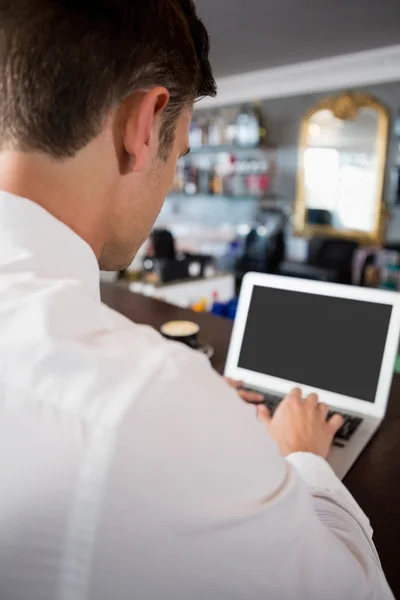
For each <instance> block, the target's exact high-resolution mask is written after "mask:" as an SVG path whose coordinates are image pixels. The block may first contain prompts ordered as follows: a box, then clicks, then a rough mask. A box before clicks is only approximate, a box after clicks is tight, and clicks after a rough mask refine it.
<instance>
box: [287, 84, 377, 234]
mask: <svg viewBox="0 0 400 600" xmlns="http://www.w3.org/2000/svg"><path fill="white" fill-rule="evenodd" d="M388 132H389V114H388V111H387V110H386V108H385V107H384V106H383V105H382V104H381V103H380V102H378V101H377V100H375V99H374V98H372V97H370V96H367V95H366V94H361V93H345V94H341V95H338V96H331V97H329V98H326V99H325V100H323V101H322V102H320V103H319V104H318V105H317V106H315V107H314V108H312V109H311V110H310V111H309V112H308V113H307V115H306V116H305V118H304V119H303V121H302V124H301V131H300V148H299V164H298V175H297V196H296V202H295V211H294V226H295V234H296V235H299V236H305V237H312V236H314V235H328V236H336V237H344V238H350V239H355V240H358V241H360V242H361V243H365V244H371V245H379V244H380V243H381V241H382V238H383V232H384V227H385V216H386V213H385V206H384V204H383V188H384V180H385V168H386V157H387V143H388Z"/></svg>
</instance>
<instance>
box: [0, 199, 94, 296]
mask: <svg viewBox="0 0 400 600" xmlns="http://www.w3.org/2000/svg"><path fill="white" fill-rule="evenodd" d="M26 270H30V271H33V272H38V273H40V274H43V275H45V276H46V275H48V276H50V277H54V278H60V279H65V278H67V279H73V280H78V281H80V282H81V283H83V285H84V286H85V287H87V288H88V289H89V290H90V291H91V293H92V294H93V295H95V296H96V297H97V298H99V297H100V291H99V282H100V272H99V265H98V262H97V258H96V256H95V254H94V252H93V250H92V249H91V247H90V246H89V245H88V244H87V243H86V242H85V241H84V240H83V239H82V238H81V237H79V236H78V235H77V234H76V233H75V232H74V231H72V229H70V228H69V227H67V226H66V225H64V223H62V222H61V221H59V220H58V219H56V218H55V217H53V215H51V214H50V213H49V212H48V211H47V210H45V209H44V208H42V207H41V206H39V205H38V204H36V203H35V202H32V201H31V200H28V199H26V198H21V197H20V196H15V195H14V194H10V193H8V192H4V191H0V273H1V272H9V273H10V272H14V271H26Z"/></svg>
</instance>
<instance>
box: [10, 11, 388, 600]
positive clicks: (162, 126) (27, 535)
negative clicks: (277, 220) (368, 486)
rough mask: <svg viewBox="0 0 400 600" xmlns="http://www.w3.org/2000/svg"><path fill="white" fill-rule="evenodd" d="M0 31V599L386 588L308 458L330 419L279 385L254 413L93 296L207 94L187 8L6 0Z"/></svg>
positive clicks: (130, 245)
mask: <svg viewBox="0 0 400 600" xmlns="http://www.w3.org/2000/svg"><path fill="white" fill-rule="evenodd" d="M0 28H1V36H0V44H1V46H0V50H1V52H0V85H1V90H0V92H1V93H0V106H1V110H0V140H1V153H0V189H1V190H2V192H1V194H0V228H1V232H0V389H1V394H0V450H1V451H0V472H1V487H0V524H1V532H0V533H1V535H0V598H1V599H2V600H14V599H16V600H84V599H85V600H86V599H91V600H114V599H115V600H132V599H135V600H169V599H171V600H179V599H182V600H183V599H184V600H205V599H210V600H232V599H234V598H235V599H236V598H237V599H246V600H261V599H263V600H264V599H267V598H268V599H271V600H275V599H277V600H279V599H296V600H297V599H303V598H304V599H311V600H321V599H322V598H324V599H327V600H330V599H336V598H340V599H342V600H350V599H351V600H356V599H365V600H366V599H372V598H374V599H378V600H383V599H385V598H391V597H392V595H391V592H390V590H389V588H388V586H387V583H386V581H385V578H384V575H383V573H382V570H381V567H380V564H379V559H378V556H377V554H376V551H375V549H374V545H373V543H372V540H371V529H370V527H369V523H368V520H367V518H366V517H365V516H364V514H363V513H362V511H361V510H360V508H359V507H358V506H357V504H356V503H355V501H354V500H353V499H352V497H351V496H350V494H349V493H348V492H347V491H346V490H345V488H344V487H343V486H342V484H341V483H340V482H339V481H338V480H337V478H336V477H335V475H334V474H333V473H332V471H331V470H330V468H329V467H328V465H327V463H326V462H325V460H324V457H326V456H327V454H328V451H329V447H330V445H331V442H332V438H333V436H334V434H335V432H336V430H337V429H338V428H339V427H340V425H341V420H340V417H334V418H333V419H332V420H331V421H330V422H326V420H325V419H326V414H327V408H326V407H325V406H324V405H323V404H318V400H317V398H316V396H314V395H312V396H310V397H308V398H306V399H305V401H304V402H302V400H301V393H300V391H299V390H294V391H293V392H292V394H290V396H289V397H288V398H287V399H286V400H285V401H284V402H283V404H282V406H281V407H280V408H279V410H278V411H277V413H276V415H275V417H274V418H273V419H271V418H270V416H269V415H268V413H267V412H266V411H259V420H257V419H256V418H255V416H254V411H253V410H252V408H251V407H250V406H248V405H246V404H245V403H243V402H241V401H239V399H238V398H237V395H236V393H235V392H234V391H232V389H230V388H229V387H228V385H227V384H226V382H224V381H223V380H222V379H221V378H220V377H219V376H217V375H216V374H215V373H214V372H213V371H212V369H211V367H210V366H209V365H208V363H207V361H206V360H205V359H204V358H203V357H201V356H198V355H197V354H196V353H195V352H193V351H191V350H189V349H187V348H185V347H183V346H181V345H177V344H172V343H168V342H166V341H165V340H163V339H162V338H161V337H160V336H159V335H158V334H157V333H156V332H155V331H152V330H151V329H149V328H146V327H139V326H137V325H134V324H132V323H130V322H128V321H127V320H126V319H125V318H123V317H122V316H120V315H118V314H116V313H114V312H113V311H111V310H110V309H108V308H106V307H105V306H103V305H102V304H101V302H100V298H99V266H98V265H99V264H100V267H101V268H102V269H110V270H116V269H122V268H123V267H125V266H126V265H128V264H129V263H130V262H131V260H132V258H133V256H134V255H135V252H136V251H137V249H138V248H139V247H140V245H141V244H142V242H143V241H144V239H145V238H146V237H147V235H148V234H149V231H150V229H151V227H152V225H153V223H154V221H155V219H156V217H157V214H158V212H159V210H160V208H161V205H162V203H163V200H164V198H165V196H166V194H167V192H168V189H169V187H170V185H171V182H172V180H173V175H174V171H175V167H176V163H177V160H178V157H179V156H181V155H183V154H185V153H186V152H187V150H188V147H187V146H188V128H189V122H190V118H191V111H192V106H193V102H194V101H195V99H196V98H198V97H200V96H204V95H213V94H214V93H215V84H214V80H213V77H212V73H211V69H210V65H209V61H208V38H207V34H206V31H205V29H204V27H203V25H202V23H201V22H200V21H199V19H198V18H197V15H196V12H195V8H194V6H193V4H192V2H191V0H79V1H78V0H37V1H36V2H33V1H32V0H13V1H12V2H1V3H0ZM287 343H288V344H297V343H298V342H297V340H288V341H287ZM299 351H304V348H303V349H300V348H299ZM260 420H261V421H262V422H263V423H265V426H266V429H267V430H268V431H265V427H264V426H263V424H262V423H260ZM284 457H285V458H284Z"/></svg>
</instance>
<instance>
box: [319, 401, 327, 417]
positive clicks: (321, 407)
mask: <svg viewBox="0 0 400 600" xmlns="http://www.w3.org/2000/svg"><path fill="white" fill-rule="evenodd" d="M319 412H320V414H321V417H322V419H323V421H326V417H327V416H328V414H329V406H327V405H326V404H322V403H321V404H320V405H319Z"/></svg>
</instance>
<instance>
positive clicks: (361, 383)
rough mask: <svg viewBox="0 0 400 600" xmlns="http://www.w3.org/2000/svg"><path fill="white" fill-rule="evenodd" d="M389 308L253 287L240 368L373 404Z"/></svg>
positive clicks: (389, 314) (342, 299)
mask: <svg viewBox="0 0 400 600" xmlns="http://www.w3.org/2000/svg"><path fill="white" fill-rule="evenodd" d="M391 313H392V306H390V305H387V304H376V303H372V302H363V301H360V300H350V299H346V298H335V297H330V296H321V295H316V294H308V293H303V292H294V291H290V290H281V289H274V288H266V287H259V286H255V287H254V289H253V294H252V298H251V303H250V308H249V313H248V317H247V324H246V328H245V332H244V336H243V342H242V347H241V350H240V355H239V367H241V368H242V369H248V370H250V371H255V372H257V373H263V374H266V375H270V376H273V377H278V378H280V379H286V380H289V381H296V382H298V383H300V384H303V385H306V386H308V387H315V388H319V389H322V390H327V391H330V392H334V393H337V394H342V395H344V396H349V397H351V398H357V399H359V400H365V401H367V402H374V401H375V396H376V391H377V387H378V381H379V375H380V370H381V365H382V359H383V353H384V350H385V345H386V338H387V335H388V330H389V324H390V318H391Z"/></svg>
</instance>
